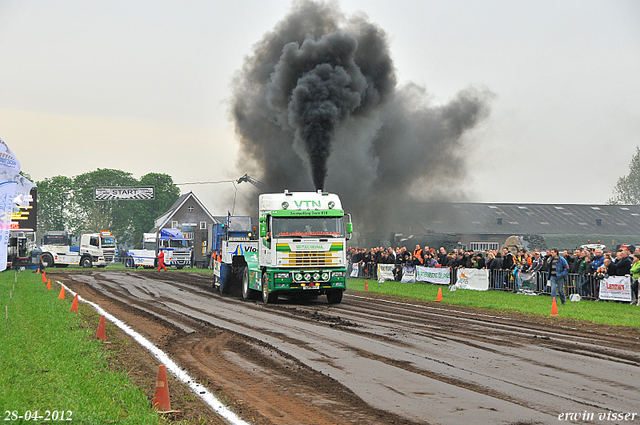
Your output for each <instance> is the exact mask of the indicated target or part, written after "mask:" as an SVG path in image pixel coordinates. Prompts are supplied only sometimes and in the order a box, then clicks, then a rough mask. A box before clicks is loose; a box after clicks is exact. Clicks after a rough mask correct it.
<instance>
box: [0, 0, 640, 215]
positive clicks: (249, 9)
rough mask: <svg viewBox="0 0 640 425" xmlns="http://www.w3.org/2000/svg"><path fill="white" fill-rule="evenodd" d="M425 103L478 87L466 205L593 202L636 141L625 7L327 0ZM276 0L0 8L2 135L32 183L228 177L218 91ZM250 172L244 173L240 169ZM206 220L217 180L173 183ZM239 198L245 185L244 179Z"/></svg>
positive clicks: (638, 90) (280, 12) (634, 20)
mask: <svg viewBox="0 0 640 425" xmlns="http://www.w3.org/2000/svg"><path fill="white" fill-rule="evenodd" d="M337 4H338V6H339V8H340V9H341V10H342V11H343V12H344V13H345V14H347V15H352V14H354V13H364V14H366V15H367V16H368V18H369V20H370V21H371V22H373V23H375V24H377V25H379V26H380V27H381V28H382V29H383V30H384V31H386V33H387V35H388V37H389V40H390V50H391V54H392V57H393V60H394V64H395V67H396V72H397V75H398V82H399V84H400V85H404V84H407V83H410V82H413V83H416V84H418V85H421V86H424V87H425V88H426V90H427V91H428V93H429V94H430V96H431V97H432V100H433V102H434V103H435V104H444V103H447V102H448V101H449V100H450V99H451V98H452V97H453V96H454V95H455V94H456V93H457V92H458V91H459V90H462V89H464V88H466V87H468V86H470V85H471V86H474V87H478V88H486V89H488V90H490V91H491V92H492V93H494V95H495V97H494V98H493V100H492V102H491V114H490V116H489V118H488V119H487V120H485V121H484V122H483V123H482V125H480V126H479V127H477V128H476V129H474V130H473V131H472V132H471V133H469V134H467V135H466V138H467V141H468V146H469V148H468V158H469V161H468V166H469V170H470V171H469V183H468V195H469V200H471V201H476V202H521V203H605V202H606V201H607V200H608V199H609V198H610V197H611V195H612V189H613V187H614V185H615V183H616V181H617V179H618V178H619V177H621V176H623V175H626V174H627V173H628V170H629V162H630V159H631V157H632V155H633V154H634V152H635V149H636V146H638V145H640V1H637V0H619V1H616V0H606V1H605V0H603V1H589V0H579V1H557V0H553V1H545V0H543V1H541V0H535V1H513V0H506V1H470V0H469V1H455V0H441V1H440V0H435V1H416V0H394V1H389V0H341V1H339V2H337ZM290 9H291V2H289V1H275V0H271V1H268V0H261V1H256V0H236V1H233V2H230V1H205V0H202V1H180V2H177V1H174V2H170V1H132V0H127V1H120V0H112V1H109V2H98V1H84V0H83V1H67V0H58V1H44V0H43V1H31V0H20V1H7V0H0V59H1V68H0V138H2V139H4V140H5V142H6V143H7V144H8V145H9V147H10V148H11V149H12V151H13V152H14V154H15V155H16V156H17V158H18V160H19V161H20V162H21V165H22V170H23V171H24V172H26V173H28V174H30V175H31V176H32V177H33V179H34V180H42V179H44V178H47V177H52V176H56V175H65V176H69V177H72V176H75V175H78V174H82V173H85V172H89V171H94V170H96V169H97V168H114V169H119V170H123V171H127V172H131V173H132V174H133V175H134V176H135V177H136V178H139V177H141V176H142V175H144V174H146V173H149V172H160V173H167V174H170V175H171V176H173V179H174V181H175V182H176V183H185V182H201V181H220V180H230V179H237V178H238V177H240V176H241V175H243V174H244V173H245V172H247V171H246V170H244V169H243V167H242V166H241V165H238V163H237V159H238V155H239V152H238V145H237V142H236V138H235V135H234V131H233V124H232V123H231V122H230V120H229V101H230V98H231V91H230V83H231V79H232V78H233V76H234V74H235V73H237V72H238V71H239V70H240V69H241V67H242V64H243V59H244V57H245V56H248V55H250V54H252V52H253V50H252V46H253V45H254V44H255V43H256V42H258V41H259V40H260V39H261V38H262V37H263V35H264V34H265V33H266V32H268V31H271V30H272V29H273V28H274V25H275V24H276V23H277V22H278V21H280V20H282V19H283V18H284V17H285V16H286V14H287V13H288V12H289V11H290ZM256 177H258V176H256ZM180 188H181V190H182V191H183V192H188V191H190V190H193V191H194V193H195V194H196V195H197V196H198V197H199V198H200V199H201V200H202V201H203V202H204V204H205V205H206V206H207V207H208V208H209V209H210V210H211V212H212V213H213V214H216V215H217V214H226V211H227V210H229V209H231V204H230V202H231V201H230V199H231V198H232V197H233V194H234V187H233V185H231V184H230V183H222V184H217V185H213V184H209V185H181V186H180ZM238 190H239V194H238V196H254V195H255V194H256V192H255V191H254V190H252V187H251V186H249V185H248V184H246V183H244V184H242V185H239V186H238Z"/></svg>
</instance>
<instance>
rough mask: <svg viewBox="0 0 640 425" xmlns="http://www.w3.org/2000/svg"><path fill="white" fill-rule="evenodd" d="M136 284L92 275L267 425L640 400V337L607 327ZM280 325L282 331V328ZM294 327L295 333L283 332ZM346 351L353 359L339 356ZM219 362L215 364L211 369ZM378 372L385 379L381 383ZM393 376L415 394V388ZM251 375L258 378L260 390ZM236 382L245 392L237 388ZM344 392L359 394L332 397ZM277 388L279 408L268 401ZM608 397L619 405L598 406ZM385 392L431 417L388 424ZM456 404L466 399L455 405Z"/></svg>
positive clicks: (548, 412) (197, 278) (503, 412)
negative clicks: (163, 330)
mask: <svg viewBox="0 0 640 425" xmlns="http://www.w3.org/2000/svg"><path fill="white" fill-rule="evenodd" d="M116 273H118V272H116ZM123 274H124V275H125V279H129V280H131V282H134V283H132V284H133V285H134V288H127V289H125V288H122V287H120V290H119V291H118V290H116V289H115V288H114V287H117V286H121V284H120V283H116V282H115V281H114V280H113V278H112V277H111V276H110V274H108V273H104V272H102V273H95V276H94V274H92V276H94V277H95V281H96V285H97V286H99V287H100V289H98V288H96V290H98V291H100V290H101V291H104V296H106V297H109V298H113V299H119V302H121V303H122V304H123V306H124V305H131V308H135V309H136V310H137V313H136V314H140V315H141V316H142V317H146V318H147V320H151V321H153V322H155V323H164V324H165V325H166V327H167V328H168V329H171V330H172V332H171V336H170V337H167V336H165V337H164V343H165V345H166V346H167V347H169V348H170V349H171V350H173V352H174V353H175V354H176V355H177V356H178V357H179V358H182V359H185V360H188V361H189V364H190V366H189V368H188V369H189V370H190V372H191V373H194V374H195V375H196V376H198V377H199V378H203V377H204V378H205V379H211V376H212V375H211V373H212V371H213V372H215V374H217V376H219V379H218V381H211V382H212V385H214V387H213V388H212V391H215V388H216V387H215V386H216V385H217V386H218V387H219V388H221V389H222V391H225V393H229V394H233V395H234V396H235V399H236V400H238V401H239V408H240V410H242V411H244V412H247V414H250V415H253V417H256V418H261V419H259V420H264V421H266V422H264V423H323V422H321V421H323V420H326V421H329V422H327V423H347V422H349V423H390V421H393V420H395V421H396V422H395V423H426V422H425V421H424V419H425V418H428V419H429V421H433V422H434V423H439V422H443V423H447V421H449V423H450V420H452V419H461V418H465V419H466V420H467V421H468V419H469V418H471V419H474V420H476V421H478V422H476V423H482V422H483V421H484V422H486V420H487V419H489V421H490V422H491V421H493V422H494V423H495V421H496V420H498V419H499V421H500V422H501V423H510V422H513V423H516V422H518V421H520V422H522V421H525V422H526V421H529V422H536V421H538V422H547V421H548V420H549V419H550V418H553V415H556V416H555V417H556V418H557V413H558V412H563V411H574V410H575V411H582V410H588V409H593V408H598V409H613V410H616V409H617V410H621V409H624V408H626V407H629V409H631V407H630V405H629V404H628V403H627V402H628V400H630V399H631V398H632V397H630V394H633V393H637V392H638V391H639V390H640V388H639V387H638V384H636V383H635V382H637V381H638V379H637V376H638V369H639V366H640V362H639V361H638V358H637V355H636V356H634V351H635V352H636V353H637V352H638V351H640V339H639V338H638V336H637V334H634V333H633V332H632V331H629V332H628V333H627V335H624V336H619V335H615V334H613V333H610V332H608V330H609V329H607V328H605V327H599V326H594V329H596V331H594V330H593V329H592V330H582V329H577V328H571V327H569V326H558V322H557V321H556V322H550V321H548V320H546V319H545V318H542V319H540V318H539V321H534V322H532V323H530V322H529V320H530V318H528V317H527V318H525V320H523V319H522V318H517V317H502V316H496V315H490V314H486V313H484V314H483V313H481V312H474V310H472V309H468V310H467V309H461V308H455V307H452V308H444V307H442V306H439V307H432V306H429V305H406V304H401V303H393V302H388V301H383V300H378V299H375V298H374V297H362V296H350V295H348V294H346V295H345V298H344V299H343V303H342V304H338V305H327V304H326V303H323V302H322V301H309V302H297V303H291V302H288V301H286V300H284V301H282V302H279V303H278V304H274V305H269V306H267V307H265V306H262V305H261V304H258V303H255V302H242V301H240V300H235V299H230V298H224V297H222V298H221V297H220V296H214V295H212V293H211V291H210V289H209V288H210V279H208V278H207V277H203V276H202V275H198V274H196V273H169V274H159V273H153V272H152V273H149V272H144V273H136V272H126V273H123ZM169 275H171V276H169ZM168 278H170V279H171V280H172V282H171V285H172V287H171V288H170V290H168V289H167V288H166V287H163V289H162V291H164V292H163V293H162V294H159V293H156V292H158V291H155V292H154V290H153V285H151V284H149V283H147V282H148V281H149V280H153V279H157V280H158V282H166V280H167V279H168ZM118 279H122V276H120V277H118ZM118 279H115V280H118ZM158 284H159V283H158ZM138 285H140V286H138ZM149 286H151V288H150V287H149ZM105 288H109V289H105ZM141 298H143V299H141ZM147 298H148V299H147ZM194 299H200V300H202V299H204V300H209V301H210V302H211V303H212V304H215V305H216V308H218V311H216V310H214V309H212V308H210V306H208V305H203V306H199V307H197V308H196V307H195V306H194V305H193V304H194V303H195V301H194ZM252 319H255V320H252ZM172 322H173V323H172ZM268 323H271V324H274V326H276V327H275V328H269V327H268V326H267V325H266V324H268ZM281 323H287V324H288V327H287V326H285V327H284V328H282V327H277V325H275V324H281ZM550 323H551V324H552V326H553V328H552V329H550ZM186 329H193V330H194V332H186V331H185V330H186ZM222 329H224V330H222ZM284 329H286V330H287V332H286V333H285V332H283V330H284ZM213 330H216V332H213ZM314 332H317V333H318V334H320V335H318V336H317V338H315V339H314V338H311V337H310V336H309V333H314ZM245 334H246V335H253V338H251V337H248V336H246V335H245ZM222 335H226V336H227V339H226V340H225V338H223V337H222ZM229 335H231V337H229ZM161 339H162V338H161ZM218 340H220V341H218ZM216 344H222V345H216ZM171 347H173V348H171ZM334 352H335V353H342V354H335V355H333V354H331V353H334ZM296 355H300V358H298V357H296ZM208 356H213V358H215V359H216V361H209V360H208ZM550 357H558V358H559V360H557V361H552V359H550ZM274 359H275V360H277V361H275V363H274ZM353 362H363V363H366V365H368V367H369V368H370V369H371V370H362V371H361V372H358V373H361V374H362V375H361V376H359V377H357V378H353V377H350V376H349V375H350V374H353V373H356V372H357V371H358V370H359V369H358V367H354V365H353ZM576 362H583V363H585V364H586V366H585V367H586V368H587V369H588V370H586V371H582V370H581V369H580V368H579V367H576V366H575V365H574V364H573V363H576ZM613 364H616V365H622V367H623V369H624V370H623V371H622V372H618V373H614V374H612V376H610V377H609V376H607V374H606V373H595V372H593V371H592V370H591V369H593V368H596V369H597V368H601V369H604V370H605V371H606V369H607V368H609V367H611V366H612V365H613ZM222 365H224V366H222ZM191 368H193V371H192V370H191ZM225 369H228V371H225ZM360 369H363V367H360ZM364 369H367V367H366V366H365V367H364ZM231 371H233V372H231ZM293 371H295V373H293ZM221 372H222V373H221ZM378 372H380V373H386V375H384V376H381V377H377V376H376V373H378ZM625 373H627V374H628V373H631V374H632V375H633V374H635V376H636V379H635V381H632V380H631V379H628V380H626V381H625V378H624V374H625ZM267 374H268V375H269V378H268V379H267V376H266V375H267ZM329 375H330V377H329ZM394 375H402V377H403V378H404V379H405V380H407V381H416V382H410V383H409V384H406V385H404V384H403V383H401V382H400V381H398V376H394ZM225 376H226V377H227V378H225ZM247 376H249V377H252V378H251V379H249V380H247V379H246V377H247ZM312 377H313V378H312ZM418 377H422V378H418ZM332 378H335V379H337V380H338V381H339V382H341V383H342V384H344V385H346V387H344V386H343V385H340V384H338V383H337V382H336V381H335V380H334V379H332ZM609 378H611V379H609ZM358 379H360V381H358ZM274 380H275V381H274ZM323 380H324V381H326V387H327V388H324V386H320V387H322V391H320V392H318V391H317V389H318V388H316V387H318V385H317V384H315V383H317V382H322V381H323ZM363 380H364V381H366V382H368V383H369V385H374V384H375V385H377V386H378V387H379V388H378V389H377V390H375V391H378V392H379V394H378V395H377V396H378V398H377V399H376V396H372V397H369V395H368V394H366V391H367V388H364V387H363V385H362V382H364V381H363ZM361 381H362V382H361ZM566 381H569V383H567V382H566ZM573 381H575V382H573ZM233 382H238V383H239V384H237V385H236V386H235V387H234V386H233ZM274 382H276V383H275V384H274ZM331 386H333V387H339V388H341V389H342V392H344V391H346V393H342V392H340V391H338V392H336V391H332V390H331V389H330V388H329V387H331ZM614 386H615V387H616V388H617V390H616V389H615V388H613V387H614ZM257 388H262V389H263V391H259V390H258V389H257ZM265 388H270V389H271V390H270V391H269V390H266V391H268V392H269V394H270V395H271V392H273V393H275V394H278V396H277V397H274V398H270V397H266V396H265V392H264V391H265V390H264V389H265ZM279 391H283V392H282V393H279ZM603 391H608V392H609V393H611V394H610V396H609V397H607V398H605V399H603V398H602V397H598V395H599V393H601V392H603ZM292 392H293V393H295V399H294V402H292V403H290V404H287V405H283V403H282V399H286V398H287V395H289V394H290V393H292ZM470 393H473V394H476V396H474V395H472V394H470ZM318 394H320V396H319V395H318ZM344 394H348V395H349V397H348V402H346V403H345V402H343V401H336V400H340V398H341V397H343V396H344ZM384 394H386V395H385V397H387V398H389V399H391V398H393V400H395V403H403V402H406V403H409V404H411V403H414V404H416V403H418V404H423V405H424V406H415V405H414V406H410V407H407V406H401V405H396V406H395V407H394V402H393V401H391V402H389V401H388V400H387V402H386V404H385V406H386V409H387V410H388V412H383V411H381V410H380V409H377V408H376V407H374V406H377V403H376V402H375V400H379V398H380V396H382V395H384ZM368 397H369V398H368ZM448 397H450V398H455V399H456V400H455V401H453V402H447V401H446V400H445V401H442V400H443V399H446V398H448ZM277 400H279V401H277ZM363 400H368V401H369V405H367V404H366V403H365V402H364V401H363ZM372 400H373V401H372ZM397 400H404V401H397ZM465 401H466V404H459V405H458V406H456V405H455V404H456V403H464V402H465ZM274 403H275V404H274ZM426 404H434V405H436V407H435V408H434V407H430V406H428V405H426ZM248 405H251V406H256V408H253V407H251V406H248ZM292 405H293V407H292ZM460 405H462V406H464V407H460ZM301 406H303V407H301ZM294 407H297V410H296V409H294ZM436 410H440V412H438V411H436ZM330 411H341V412H342V416H340V417H341V418H342V420H343V422H340V421H336V420H335V419H336V418H335V417H334V416H333V415H330ZM443 411H444V412H443ZM301 412H306V413H301ZM434 413H435V414H434ZM300 415H302V416H300ZM305 415H306V416H305ZM308 415H311V417H316V422H304V421H301V420H300V419H301V418H305V417H307V418H309V417H310V416H308ZM385 415H386V417H385ZM398 415H403V416H404V418H402V417H401V416H398ZM412 421H413V422H412ZM456 421H457V420H456ZM258 422H259V421H258ZM258 422H256V423H258ZM469 423H474V422H473V420H472V421H471V422H469Z"/></svg>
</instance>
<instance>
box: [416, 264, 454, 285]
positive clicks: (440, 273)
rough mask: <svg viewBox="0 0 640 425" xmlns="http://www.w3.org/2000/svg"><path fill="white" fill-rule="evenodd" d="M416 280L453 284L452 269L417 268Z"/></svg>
mask: <svg viewBox="0 0 640 425" xmlns="http://www.w3.org/2000/svg"><path fill="white" fill-rule="evenodd" d="M416 269H417V270H416V280H417V281H419V282H428V283H437V284H438V285H448V284H450V283H451V269H450V268H448V267H446V268H445V267H443V268H441V269H440V268H437V267H420V266H418V267H416Z"/></svg>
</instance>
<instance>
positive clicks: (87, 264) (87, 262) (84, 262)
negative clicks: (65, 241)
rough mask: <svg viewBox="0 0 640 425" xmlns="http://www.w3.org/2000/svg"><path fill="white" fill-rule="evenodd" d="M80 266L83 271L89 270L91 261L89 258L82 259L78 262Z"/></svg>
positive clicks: (91, 264) (91, 265)
mask: <svg viewBox="0 0 640 425" xmlns="http://www.w3.org/2000/svg"><path fill="white" fill-rule="evenodd" d="M80 265H81V266H82V267H84V268H85V269H90V268H91V267H93V261H91V258H90V257H83V258H82V260H80Z"/></svg>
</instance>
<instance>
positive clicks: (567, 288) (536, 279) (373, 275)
mask: <svg viewBox="0 0 640 425" xmlns="http://www.w3.org/2000/svg"><path fill="white" fill-rule="evenodd" d="M352 265H353V263H351V262H349V265H348V266H347V276H350V275H351V270H352ZM369 267H370V266H369ZM450 269H451V268H450ZM548 275H549V273H548V272H546V271H537V272H533V274H532V275H531V277H530V278H528V279H524V280H523V279H522V278H521V277H520V275H517V276H514V275H513V273H512V271H511V270H489V290H496V291H510V292H518V291H520V290H529V291H531V292H533V293H536V294H543V295H551V286H550V284H549V285H547V283H548V282H549V276H548ZM450 276H451V285H455V284H456V281H457V273H456V270H455V269H452V270H451V274H450ZM358 277H359V278H363V279H364V278H370V279H377V278H378V268H377V264H376V266H375V267H370V268H364V267H360V268H359V270H358ZM599 287H600V280H599V279H597V278H596V277H595V276H593V275H588V274H587V275H581V274H578V273H569V275H568V276H567V277H566V278H565V279H564V293H565V295H566V297H567V298H569V297H570V296H571V295H572V294H579V295H580V297H581V298H582V299H587V300H597V299H598V290H599Z"/></svg>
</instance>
